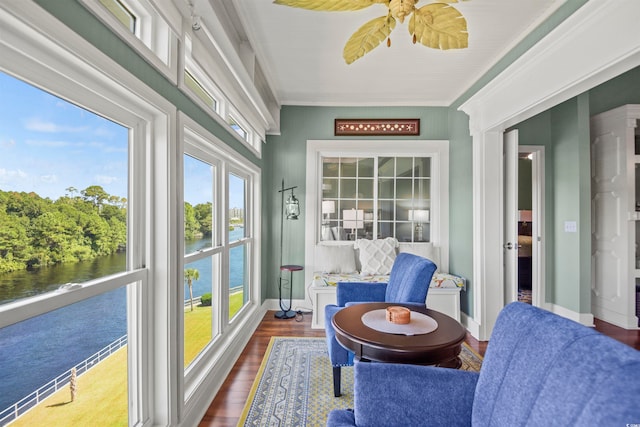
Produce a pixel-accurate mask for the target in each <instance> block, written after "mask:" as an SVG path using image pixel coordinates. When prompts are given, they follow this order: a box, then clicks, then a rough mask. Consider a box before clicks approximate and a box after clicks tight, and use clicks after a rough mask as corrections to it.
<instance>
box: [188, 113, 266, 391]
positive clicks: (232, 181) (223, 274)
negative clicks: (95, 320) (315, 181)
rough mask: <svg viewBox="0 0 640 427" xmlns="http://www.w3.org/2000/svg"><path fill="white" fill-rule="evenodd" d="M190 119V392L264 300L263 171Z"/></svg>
mask: <svg viewBox="0 0 640 427" xmlns="http://www.w3.org/2000/svg"><path fill="white" fill-rule="evenodd" d="M185 122H186V126H185V128H184V135H185V136H184V151H185V153H184V162H183V170H184V200H185V203H184V236H185V240H184V248H185V250H184V253H185V255H184V274H183V279H184V284H185V291H184V366H185V374H186V377H187V381H186V384H187V389H188V390H189V387H190V384H191V382H190V381H191V372H195V368H196V367H197V366H198V361H199V360H200V359H206V358H207V357H208V354H210V353H211V352H213V351H215V350H216V345H215V342H216V339H217V338H218V337H220V336H221V334H223V332H224V331H226V330H230V329H233V327H234V320H235V319H237V318H240V317H242V313H243V308H244V307H246V306H247V305H249V304H251V303H252V302H253V303H256V300H257V293H256V292H257V286H255V284H254V283H253V281H254V280H255V279H253V277H254V275H253V274H251V272H252V271H253V269H252V264H253V263H254V262H255V260H256V259H257V257H256V256H255V255H254V253H255V244H254V239H255V237H254V226H253V223H252V218H254V217H255V216H254V210H253V209H254V203H253V202H252V200H253V198H252V196H253V195H254V194H255V192H254V186H255V182H256V176H257V175H256V174H257V170H256V168H255V167H254V166H252V165H250V164H248V163H246V161H244V160H241V159H239V158H237V156H236V155H235V154H234V153H232V152H231V151H229V150H228V149H226V148H224V147H223V145H222V144H221V143H220V142H219V141H218V140H217V139H216V138H215V137H214V136H213V135H211V134H208V133H207V132H206V131H205V130H204V129H202V128H200V127H199V126H198V125H196V124H195V123H193V122H192V121H190V120H189V121H187V119H185ZM190 282H191V283H190ZM188 394H189V393H188V391H187V397H188Z"/></svg>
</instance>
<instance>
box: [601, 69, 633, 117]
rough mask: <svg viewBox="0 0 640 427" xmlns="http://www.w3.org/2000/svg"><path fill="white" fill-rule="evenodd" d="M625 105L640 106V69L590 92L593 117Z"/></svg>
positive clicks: (628, 72)
mask: <svg viewBox="0 0 640 427" xmlns="http://www.w3.org/2000/svg"><path fill="white" fill-rule="evenodd" d="M625 104H640V67H637V68H634V69H633V70H630V71H627V72H626V73H624V74H622V75H620V76H618V77H616V78H614V79H611V80H609V81H608V82H606V83H603V84H601V85H599V86H596V87H594V88H593V89H591V90H590V91H589V109H590V111H591V115H592V116H593V115H596V114H599V113H602V112H604V111H608V110H611V109H613V108H616V107H619V106H621V105H625Z"/></svg>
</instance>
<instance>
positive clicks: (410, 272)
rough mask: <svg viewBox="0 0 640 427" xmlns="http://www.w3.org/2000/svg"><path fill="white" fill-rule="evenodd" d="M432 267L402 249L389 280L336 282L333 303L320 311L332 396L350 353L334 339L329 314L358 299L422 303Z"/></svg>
mask: <svg viewBox="0 0 640 427" xmlns="http://www.w3.org/2000/svg"><path fill="white" fill-rule="evenodd" d="M436 268H437V267H436V265H435V264H434V263H433V262H431V261H430V260H428V259H426V258H423V257H420V256H417V255H413V254H409V253H404V252H402V253H399V254H398V256H397V257H396V259H395V261H394V263H393V267H392V268H391V275H390V276H389V283H357V282H339V283H338V286H337V289H336V299H337V305H333V304H330V305H327V306H325V310H324V313H325V314H324V318H325V323H324V324H325V331H326V333H327V347H328V350H329V359H330V360H331V366H333V393H334V395H335V396H336V397H338V396H340V378H341V371H340V368H341V367H342V366H352V365H353V356H354V355H353V353H352V352H350V351H348V350H347V349H345V348H344V347H342V345H340V343H338V341H337V340H336V333H335V331H334V329H333V325H332V324H331V319H332V318H333V315H334V314H335V313H336V312H337V311H338V310H341V309H342V308H344V307H345V306H346V305H347V304H352V303H358V302H402V303H416V304H422V305H424V304H425V301H426V299H427V292H428V291H429V284H430V283H431V277H432V276H433V273H434V272H435V271H436Z"/></svg>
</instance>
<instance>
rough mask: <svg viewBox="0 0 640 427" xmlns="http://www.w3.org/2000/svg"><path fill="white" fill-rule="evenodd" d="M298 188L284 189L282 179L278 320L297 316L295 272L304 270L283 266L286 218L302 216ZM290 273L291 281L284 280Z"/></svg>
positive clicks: (296, 266)
mask: <svg viewBox="0 0 640 427" xmlns="http://www.w3.org/2000/svg"><path fill="white" fill-rule="evenodd" d="M294 188H298V187H297V186H294V187H289V188H284V178H283V179H282V189H281V190H278V193H280V196H281V197H280V207H281V209H282V211H281V213H280V276H279V280H278V302H279V304H280V311H276V314H275V317H277V318H278V319H292V318H294V317H295V316H296V312H295V311H293V310H291V304H292V293H293V272H294V271H300V270H302V266H301V265H292V264H287V265H282V250H283V244H284V240H283V238H284V217H285V216H286V217H287V219H298V216H299V215H300V203H299V202H298V199H296V196H295V195H294V194H293V189H294ZM287 191H291V194H290V195H289V197H288V198H287V201H286V203H285V200H284V193H285V192H287ZM283 271H288V272H289V280H286V279H283V278H282V272H283ZM282 282H287V283H288V284H289V305H288V306H285V305H284V301H282Z"/></svg>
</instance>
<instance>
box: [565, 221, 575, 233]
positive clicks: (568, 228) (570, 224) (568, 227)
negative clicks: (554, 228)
mask: <svg viewBox="0 0 640 427" xmlns="http://www.w3.org/2000/svg"><path fill="white" fill-rule="evenodd" d="M564 232H565V233H577V232H578V223H577V222H576V221H565V222H564Z"/></svg>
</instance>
